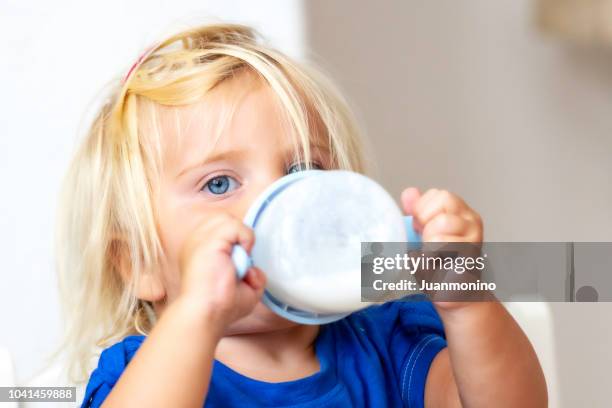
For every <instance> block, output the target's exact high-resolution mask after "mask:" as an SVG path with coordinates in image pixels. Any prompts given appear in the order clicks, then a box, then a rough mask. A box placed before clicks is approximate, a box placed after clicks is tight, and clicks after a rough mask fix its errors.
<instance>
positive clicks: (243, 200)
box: [156, 75, 331, 334]
mask: <svg viewBox="0 0 612 408" xmlns="http://www.w3.org/2000/svg"><path fill="white" fill-rule="evenodd" d="M252 81H253V80H252V78H250V77H247V76H244V75H243V76H240V77H238V78H236V79H233V80H231V81H229V82H227V83H224V84H222V85H221V86H219V87H218V88H216V89H214V90H213V91H212V92H210V93H209V94H208V95H207V97H205V98H204V99H203V100H202V101H201V102H199V103H197V104H194V105H189V106H186V107H179V108H166V107H164V108H163V110H162V114H161V117H160V120H161V128H162V132H163V135H162V139H163V143H162V147H163V155H164V157H163V160H164V165H163V174H162V180H161V188H160V197H159V202H158V209H159V219H158V220H157V221H158V224H159V231H160V235H161V240H162V245H163V246H164V250H165V252H166V259H165V265H164V267H163V270H162V284H163V286H164V289H165V296H166V302H165V303H164V304H161V303H160V304H156V307H157V309H158V312H161V311H162V309H163V308H164V307H165V304H167V303H168V302H172V301H173V300H174V299H175V298H176V297H177V295H178V290H179V279H180V273H179V253H180V250H181V247H182V245H183V242H184V240H185V239H186V238H187V236H188V234H189V233H190V232H191V231H192V230H193V229H194V228H195V227H196V225H198V224H200V223H201V222H202V221H203V220H205V219H206V218H207V217H210V216H211V215H213V214H215V213H218V212H227V213H230V214H231V215H233V216H235V217H237V218H240V219H242V218H243V217H244V215H245V214H246V212H247V210H248V208H249V207H250V205H251V204H252V203H253V201H254V200H255V198H256V197H257V196H258V195H259V194H260V193H261V192H262V191H263V190H264V189H265V188H266V187H267V186H268V185H270V184H271V183H272V182H274V181H275V180H277V179H278V178H280V177H282V176H284V175H286V174H287V173H289V172H292V171H295V170H297V169H298V168H299V165H300V163H295V162H294V160H295V154H294V147H293V143H292V141H291V137H290V133H289V129H288V128H287V125H286V124H285V122H284V121H282V120H281V112H280V109H279V107H278V106H277V105H276V103H275V100H274V97H273V95H272V91H271V90H270V89H269V87H268V86H265V85H258V84H257V83H253V82H252ZM228 96H232V97H236V96H237V97H238V98H239V99H238V103H235V102H233V103H234V104H235V105H228V103H229V102H228V99H227V97H228ZM229 100H233V101H235V100H236V99H234V98H230V99H229ZM228 106H235V111H234V113H233V115H232V117H231V120H229V121H228V122H227V123H225V124H224V125H223V127H222V131H221V133H220V137H219V138H218V141H217V142H216V143H215V126H217V125H218V124H219V117H222V116H223V113H222V112H225V111H226V110H227V109H228ZM177 118H178V119H179V120H178V123H180V125H179V126H178V127H177ZM211 124H212V126H211ZM179 131H180V135H178V134H177V132H179ZM324 146H325V144H324V143H317V141H316V140H313V141H312V147H311V149H312V150H311V156H312V158H311V161H312V165H313V166H315V167H321V168H329V167H330V166H331V163H330V154H329V152H328V151H327V148H325V147H324ZM301 164H302V165H303V164H304V163H301ZM264 272H265V271H264ZM158 303H159V302H158ZM290 325H293V323H291V322H289V321H287V320H285V319H282V318H280V317H278V316H277V315H275V314H274V313H273V312H271V311H270V310H269V309H268V308H267V307H265V306H264V305H263V304H262V303H261V302H260V303H259V304H258V305H257V306H256V308H255V309H254V311H253V312H252V313H251V314H250V315H249V316H247V317H245V318H243V319H241V320H239V321H237V322H236V323H234V324H233V325H232V326H231V327H230V328H229V329H228V330H229V332H230V333H228V334H236V333H244V332H257V331H267V330H272V329H277V328H282V327H288V326H290Z"/></svg>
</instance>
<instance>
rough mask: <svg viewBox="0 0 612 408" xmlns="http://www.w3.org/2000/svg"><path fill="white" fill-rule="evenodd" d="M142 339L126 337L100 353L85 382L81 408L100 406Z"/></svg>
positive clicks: (137, 336)
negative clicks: (95, 365) (96, 363)
mask: <svg viewBox="0 0 612 408" xmlns="http://www.w3.org/2000/svg"><path fill="white" fill-rule="evenodd" d="M144 339H145V336H142V335H132V336H127V337H125V338H124V339H123V340H121V341H119V342H117V343H115V344H113V345H112V346H110V347H108V348H106V349H104V350H103V351H102V353H101V354H100V358H99V360H98V366H97V367H96V369H95V370H93V372H92V373H91V376H90V377H89V381H88V382H87V388H86V389H85V397H84V399H83V404H82V405H81V406H82V407H90V406H92V407H96V406H100V405H101V404H102V402H103V401H104V398H106V396H107V395H108V394H109V393H110V390H111V389H112V388H113V386H114V385H115V383H116V382H117V380H118V379H119V377H120V376H121V373H122V372H123V370H125V367H126V366H127V364H128V363H129V361H130V360H131V359H132V357H134V354H135V353H136V351H137V350H138V348H139V347H140V345H141V344H142V342H143V341H144Z"/></svg>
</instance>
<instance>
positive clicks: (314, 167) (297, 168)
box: [287, 162, 322, 174]
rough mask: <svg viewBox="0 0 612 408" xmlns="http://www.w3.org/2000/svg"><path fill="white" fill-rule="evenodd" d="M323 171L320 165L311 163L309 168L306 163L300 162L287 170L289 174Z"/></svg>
mask: <svg viewBox="0 0 612 408" xmlns="http://www.w3.org/2000/svg"><path fill="white" fill-rule="evenodd" d="M321 169H322V167H321V166H320V165H319V164H318V163H314V162H311V163H310V166H308V165H307V164H306V163H305V162H299V163H295V164H292V165H291V166H289V168H288V169H287V174H291V173H295V172H298V171H304V170H321Z"/></svg>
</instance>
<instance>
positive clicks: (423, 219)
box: [401, 188, 483, 312]
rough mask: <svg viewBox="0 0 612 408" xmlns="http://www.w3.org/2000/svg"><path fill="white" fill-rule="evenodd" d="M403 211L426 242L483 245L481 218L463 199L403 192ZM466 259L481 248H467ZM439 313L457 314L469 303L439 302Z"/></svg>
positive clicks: (430, 192) (431, 192) (436, 192)
mask: <svg viewBox="0 0 612 408" xmlns="http://www.w3.org/2000/svg"><path fill="white" fill-rule="evenodd" d="M401 201H402V207H403V208H404V211H405V212H406V214H408V215H412V216H413V226H414V228H415V230H416V231H417V232H419V233H420V234H421V236H422V239H423V242H465V243H473V244H480V243H481V242H482V239H483V226H482V219H481V218H480V215H478V213H477V212H476V211H474V210H473V209H471V208H470V207H469V206H468V205H467V204H466V203H465V202H464V201H463V200H462V199H461V198H459V197H458V196H456V195H455V194H453V193H450V192H448V191H446V190H438V189H430V190H428V191H427V192H426V193H425V194H423V195H422V196H421V193H420V192H419V190H418V189H417V188H407V189H406V190H404V191H403V192H402V196H401ZM463 250H464V251H465V254H464V255H465V256H470V257H473V256H475V255H474V251H475V250H476V251H479V250H480V249H479V246H478V248H473V247H471V246H467V245H466V246H465V248H464V249H463ZM436 299H437V298H436V296H434V297H433V298H432V301H434V304H435V305H436V306H438V310H439V311H441V312H442V311H450V310H457V309H459V308H460V307H462V306H466V305H468V304H469V302H458V301H452V302H450V301H446V302H444V301H439V300H438V301H436Z"/></svg>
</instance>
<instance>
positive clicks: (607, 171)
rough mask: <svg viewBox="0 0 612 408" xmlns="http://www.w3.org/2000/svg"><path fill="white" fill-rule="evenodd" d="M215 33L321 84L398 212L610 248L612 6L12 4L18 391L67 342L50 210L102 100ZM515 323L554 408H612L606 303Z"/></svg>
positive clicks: (7, 39) (0, 78) (535, 1)
mask: <svg viewBox="0 0 612 408" xmlns="http://www.w3.org/2000/svg"><path fill="white" fill-rule="evenodd" d="M215 19H220V20H223V21H230V22H240V23H246V24H251V25H253V26H255V27H256V28H257V29H258V30H259V31H260V32H261V33H262V34H263V35H264V36H265V37H266V38H267V39H268V40H269V42H270V43H272V44H273V45H275V46H276V47H278V48H279V49H281V50H283V51H284V52H286V53H288V54H290V55H292V56H294V57H296V58H299V59H306V60H310V61H315V62H316V63H317V64H318V65H319V66H321V67H322V68H323V69H324V70H325V71H327V72H328V73H329V74H330V75H331V76H332V77H333V78H334V79H335V80H336V82H337V83H338V84H339V85H340V87H341V89H342V90H343V91H344V93H345V95H346V96H347V99H348V100H349V102H350V103H351V105H352V106H353V108H354V110H355V111H356V113H357V116H358V118H359V121H360V122H361V124H362V126H363V128H364V129H365V132H366V135H367V137H368V140H369V145H370V153H371V155H370V163H371V174H372V175H373V176H374V178H376V179H377V180H379V181H380V182H381V183H383V185H384V186H385V187H387V188H388V189H389V191H390V192H392V193H393V194H394V195H397V194H399V192H400V191H401V189H403V188H404V187H406V186H418V187H420V188H422V189H426V188H429V187H438V188H444V189H448V190H451V191H453V192H456V193H457V194H459V195H460V196H462V197H463V198H464V199H465V200H466V201H467V202H468V203H469V204H470V205H471V206H472V207H474V208H475V209H476V210H478V211H479V212H480V213H481V214H482V216H483V219H484V220H485V238H486V239H487V240H488V241H529V242H532V241H555V242H557V241H612V183H611V182H610V180H611V178H612V177H611V175H612V160H611V158H612V114H611V113H612V112H611V109H612V0H513V1H497V2H492V1H488V0H464V1H461V2H457V1H453V0H433V1H424V0H384V1H376V2H374V1H365V0H364V1H357V0H334V1H325V0H303V1H299V0H274V1H272V0H265V1H264V0H259V1H256V2H254V1H247V0H244V1H231V2H228V1H221V0H218V1H203V0H199V1H196V0H186V1H173V2H163V1H144V0H138V1H130V2H121V1H119V0H106V1H105V2H95V3H94V2H87V3H85V2H78V1H75V0H56V1H54V2H44V1H42V0H36V1H30V2H27V3H26V2H19V1H17V0H4V1H3V2H2V3H0V35H1V37H2V39H3V40H2V41H1V42H0V52H1V54H2V56H3V58H2V61H3V63H2V64H1V65H0V84H1V86H2V89H3V91H4V95H5V98H4V99H3V102H1V103H0V104H1V106H2V109H1V110H0V170H1V171H0V183H1V184H2V186H3V193H2V195H1V197H2V200H0V223H1V224H0V225H1V227H2V228H1V229H0V254H1V255H2V260H3V262H4V267H3V268H2V272H0V276H1V280H0V319H1V321H2V322H3V325H2V329H1V330H0V346H1V347H4V348H5V349H7V350H8V351H9V352H10V355H11V357H12V361H13V364H14V377H15V378H14V380H15V381H16V382H17V383H19V384H21V383H25V382H27V381H28V380H29V379H30V378H31V377H32V376H33V375H34V374H35V373H37V370H39V369H40V367H41V366H42V364H43V358H44V356H45V355H46V354H47V353H48V352H49V351H51V350H52V349H53V346H54V345H55V344H56V341H57V340H58V338H59V335H60V330H61V326H60V318H59V307H58V299H57V293H56V279H55V275H54V267H53V252H52V250H53V247H52V246H53V225H54V214H55V210H56V200H57V193H58V190H59V185H60V180H61V177H62V176H63V173H64V171H65V170H66V168H67V165H68V161H69V158H70V156H71V153H72V151H73V149H74V147H75V143H76V141H77V139H78V136H79V135H80V134H81V133H82V131H83V129H84V128H85V126H86V125H87V118H88V117H89V116H88V115H89V113H88V112H90V111H91V108H92V107H94V108H95V106H96V97H97V96H98V95H99V91H100V89H101V88H102V86H103V85H104V84H105V83H106V82H107V81H109V80H110V79H111V78H114V77H116V76H117V75H121V74H123V73H124V72H125V70H127V68H128V67H129V65H131V63H132V62H133V61H134V60H135V59H136V57H137V56H138V55H139V54H140V52H141V51H142V50H143V49H144V48H146V47H147V45H148V44H149V43H150V42H151V41H153V40H154V39H155V38H156V36H157V35H159V34H160V33H162V32H163V30H165V29H167V28H169V27H170V28H171V27H175V26H177V24H178V26H180V25H181V24H189V23H194V22H202V21H211V20H212V21H214V20H215ZM576 262H577V264H576V273H577V276H578V277H579V276H580V257H579V256H578V257H577V259H576ZM609 265H611V264H610V263H608V264H607V266H606V268H607V269H608V270H605V271H600V272H601V273H612V270H609V269H610V268H609ZM560 273H561V272H560ZM577 279H578V280H579V278H577ZM583 280H584V279H583ZM586 280H587V281H584V282H582V283H581V284H585V285H586V284H589V282H588V279H586ZM604 289H605V288H604ZM606 290H612V288H608V289H606ZM509 307H510V309H511V310H512V312H513V313H515V315H516V316H517V319H518V320H519V322H520V323H521V325H522V326H523V327H524V328H525V330H526V331H527V332H528V334H529V336H530V338H531V339H532V341H533V342H534V344H535V347H536V349H537V352H538V354H539V356H540V359H541V360H542V363H543V365H544V368H545V371H546V375H547V378H548V383H549V389H550V393H551V405H550V406H551V407H575V406H588V407H607V406H610V401H609V400H608V399H609V388H608V387H609V386H610V385H611V383H612V382H611V380H610V378H611V377H610V375H609V367H611V366H612V351H611V350H610V345H612V322H611V318H610V316H611V315H612V304H610V303H592V304H577V303H571V304H570V303H550V304H543V303H529V304H510V305H509ZM0 357H1V355H0ZM0 374H1V370H0Z"/></svg>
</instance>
